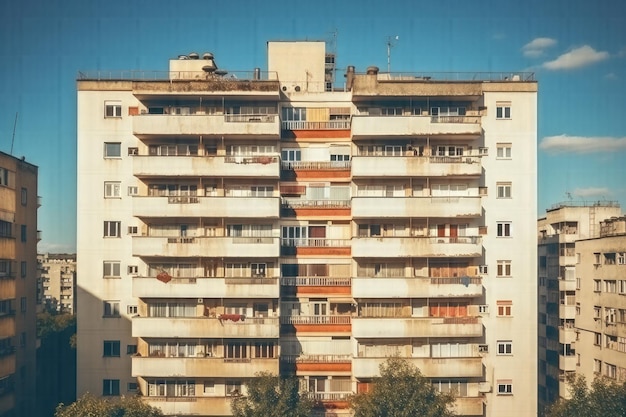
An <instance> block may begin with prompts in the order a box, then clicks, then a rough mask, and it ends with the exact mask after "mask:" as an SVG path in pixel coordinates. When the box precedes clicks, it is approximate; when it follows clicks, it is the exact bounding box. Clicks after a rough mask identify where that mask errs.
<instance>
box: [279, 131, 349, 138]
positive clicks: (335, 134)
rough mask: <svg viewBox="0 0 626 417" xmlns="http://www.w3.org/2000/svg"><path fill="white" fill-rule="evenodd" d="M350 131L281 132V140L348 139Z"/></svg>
mask: <svg viewBox="0 0 626 417" xmlns="http://www.w3.org/2000/svg"><path fill="white" fill-rule="evenodd" d="M350 135H351V133H350V129H328V130H323V129H300V130H283V132H282V139H336V138H349V137H350Z"/></svg>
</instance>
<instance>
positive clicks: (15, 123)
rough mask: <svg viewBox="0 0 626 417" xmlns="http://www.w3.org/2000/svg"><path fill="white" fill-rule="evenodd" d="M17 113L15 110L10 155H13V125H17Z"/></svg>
mask: <svg viewBox="0 0 626 417" xmlns="http://www.w3.org/2000/svg"><path fill="white" fill-rule="evenodd" d="M17 114H18V112H15V122H13V136H11V153H10V155H13V143H14V142H15V127H16V126H17Z"/></svg>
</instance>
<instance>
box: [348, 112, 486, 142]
mask: <svg viewBox="0 0 626 417" xmlns="http://www.w3.org/2000/svg"><path fill="white" fill-rule="evenodd" d="M481 133H482V128H481V125H480V116H370V115H368V116H365V115H362V116H352V137H353V138H354V139H367V138H378V137H391V138H393V137H411V136H437V135H455V136H457V137H458V135H463V136H465V137H468V138H472V137H478V136H480V135H481Z"/></svg>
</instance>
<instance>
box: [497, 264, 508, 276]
mask: <svg viewBox="0 0 626 417" xmlns="http://www.w3.org/2000/svg"><path fill="white" fill-rule="evenodd" d="M497 276H499V277H510V276H511V261H498V274H497Z"/></svg>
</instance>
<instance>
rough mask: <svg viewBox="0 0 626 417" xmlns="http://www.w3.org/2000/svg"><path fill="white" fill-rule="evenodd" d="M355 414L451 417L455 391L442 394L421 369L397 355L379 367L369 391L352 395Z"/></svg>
mask: <svg viewBox="0 0 626 417" xmlns="http://www.w3.org/2000/svg"><path fill="white" fill-rule="evenodd" d="M350 403H351V406H352V409H353V410H354V417H418V416H423V417H449V416H454V415H455V414H454V413H453V412H452V411H451V410H450V409H451V406H452V404H454V394H452V393H440V392H439V391H437V390H436V389H435V388H434V387H433V385H432V383H431V382H430V381H429V380H428V378H426V377H424V376H423V375H422V373H421V372H420V370H419V369H417V368H416V367H415V366H413V365H411V364H410V363H409V362H408V361H406V360H405V359H402V358H398V357H392V358H389V359H387V361H385V362H384V363H383V364H381V366H380V377H379V378H376V379H375V380H374V381H373V383H372V389H371V390H370V392H366V393H360V394H356V395H354V396H352V398H351V400H350Z"/></svg>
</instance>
